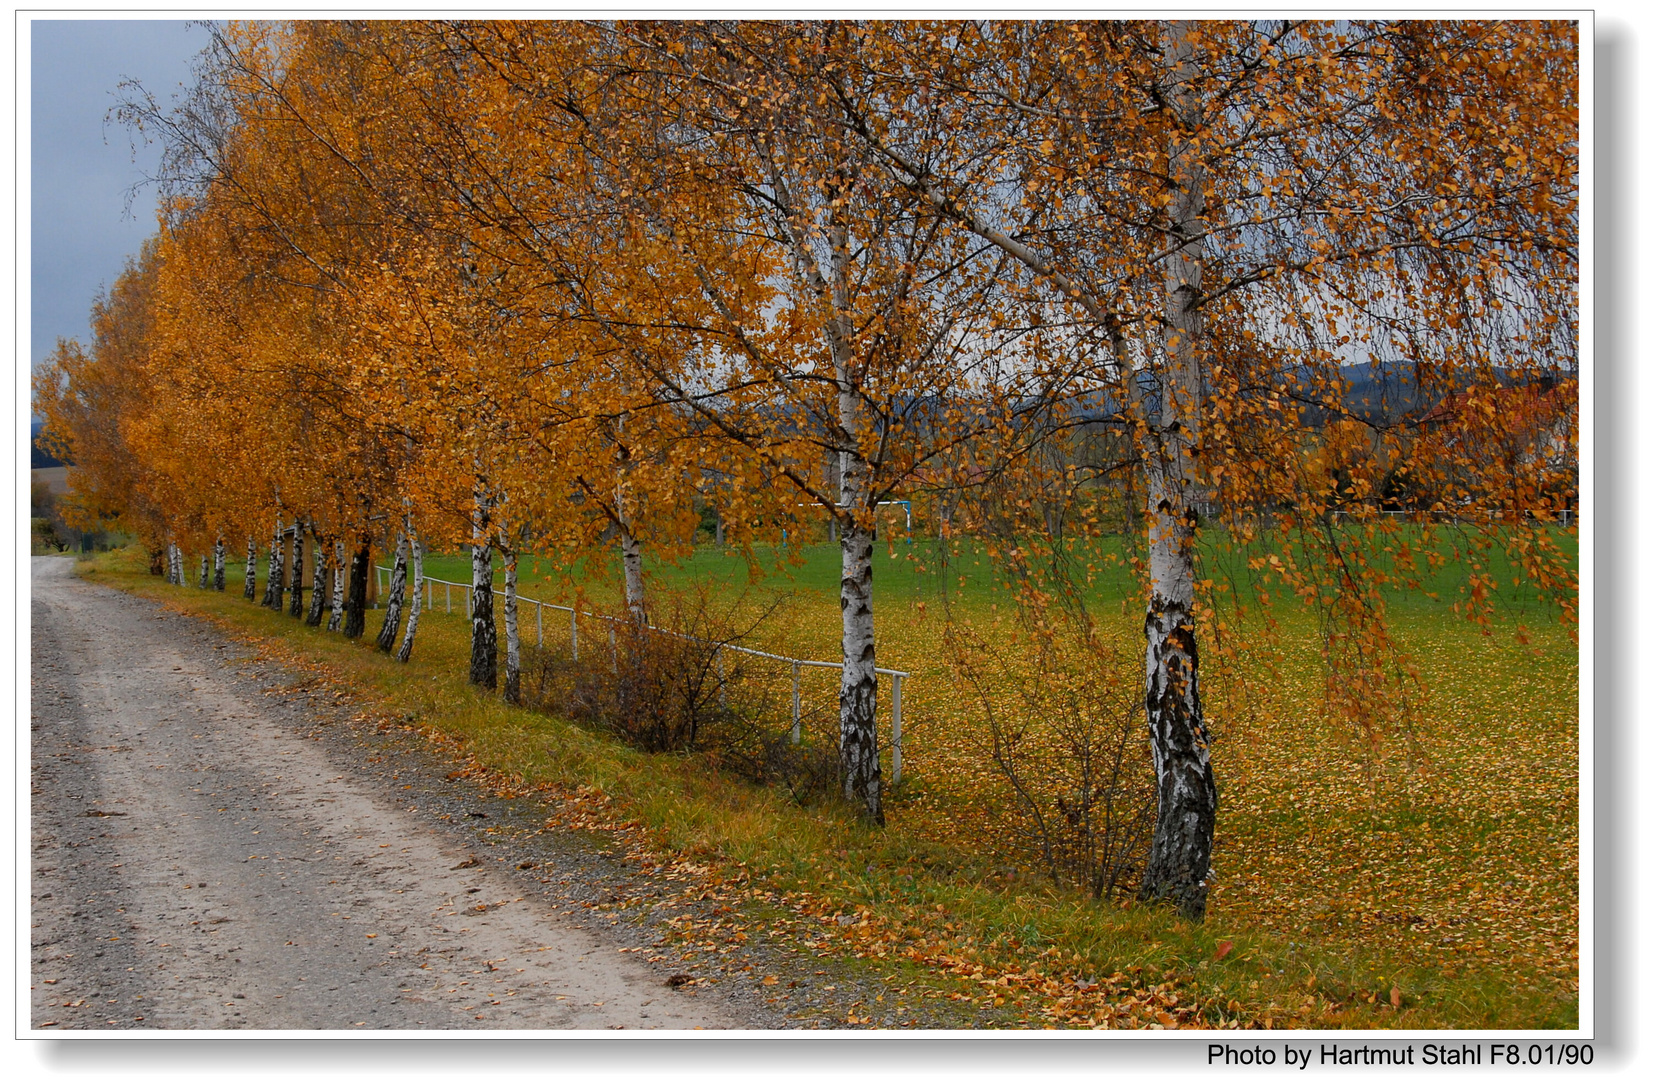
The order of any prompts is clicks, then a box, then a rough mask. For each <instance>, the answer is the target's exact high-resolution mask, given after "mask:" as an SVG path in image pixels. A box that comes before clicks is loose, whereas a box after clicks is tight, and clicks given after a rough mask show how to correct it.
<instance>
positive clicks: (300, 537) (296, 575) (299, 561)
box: [288, 518, 305, 619]
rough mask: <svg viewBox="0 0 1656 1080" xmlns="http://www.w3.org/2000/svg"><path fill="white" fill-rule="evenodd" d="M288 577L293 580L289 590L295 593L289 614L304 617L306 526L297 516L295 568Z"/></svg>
mask: <svg viewBox="0 0 1656 1080" xmlns="http://www.w3.org/2000/svg"><path fill="white" fill-rule="evenodd" d="M288 577H289V578H290V579H291V581H292V585H291V587H290V589H289V591H290V592H291V593H292V595H293V602H292V603H291V604H289V605H288V614H289V615H292V616H293V617H294V618H295V619H298V618H302V617H303V616H304V614H305V526H304V523H303V522H301V521H299V519H297V518H295V519H294V522H293V569H292V570H291V571H290V572H289V573H288Z"/></svg>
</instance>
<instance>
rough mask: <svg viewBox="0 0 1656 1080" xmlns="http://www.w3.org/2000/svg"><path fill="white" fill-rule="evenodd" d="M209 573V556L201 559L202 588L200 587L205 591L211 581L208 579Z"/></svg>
mask: <svg viewBox="0 0 1656 1080" xmlns="http://www.w3.org/2000/svg"><path fill="white" fill-rule="evenodd" d="M208 573H209V571H208V558H207V556H205V555H203V556H202V557H201V586H200V587H201V588H203V589H205V588H206V587H207V582H208V580H209V579H208V577H207V575H208Z"/></svg>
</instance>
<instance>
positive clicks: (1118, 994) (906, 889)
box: [80, 551, 1576, 1029]
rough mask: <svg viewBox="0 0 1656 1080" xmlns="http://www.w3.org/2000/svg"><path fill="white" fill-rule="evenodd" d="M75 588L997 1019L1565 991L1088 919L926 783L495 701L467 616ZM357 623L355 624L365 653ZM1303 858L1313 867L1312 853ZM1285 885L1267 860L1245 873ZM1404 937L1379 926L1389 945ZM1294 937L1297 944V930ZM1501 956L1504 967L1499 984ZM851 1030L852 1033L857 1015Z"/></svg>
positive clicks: (1096, 914) (1293, 1014)
mask: <svg viewBox="0 0 1656 1080" xmlns="http://www.w3.org/2000/svg"><path fill="white" fill-rule="evenodd" d="M80 567H81V570H82V572H83V573H85V574H87V575H89V576H90V577H92V578H93V579H95V580H100V581H103V582H106V583H108V584H111V585H114V586H116V587H119V588H123V589H127V590H129V591H132V592H135V593H138V594H141V595H146V596H150V597H153V598H156V599H159V600H163V601H165V602H167V603H169V604H171V605H173V606H176V607H179V608H181V609H183V610H186V611H190V612H194V613H197V614H200V615H203V616H206V617H209V618H211V619H213V620H215V621H216V622H218V623H219V624H220V625H221V626H223V627H224V628H225V629H226V630H228V631H230V632H231V633H233V634H235V635H237V636H238V637H241V638H243V639H246V640H251V641H254V642H257V643H259V644H261V645H263V646H264V647H265V648H266V649H269V650H272V651H273V652H275V653H276V654H278V655H287V656H291V657H293V658H295V659H296V660H299V661H302V662H303V663H305V664H307V665H312V666H320V667H322V668H324V669H326V670H327V671H328V672H329V673H330V674H331V675H332V676H333V677H335V678H337V679H340V680H342V681H344V682H346V683H348V684H350V685H352V686H355V687H357V688H359V689H360V691H361V692H362V693H363V694H364V695H366V697H367V698H368V699H369V700H371V701H372V702H373V703H374V708H375V709H376V710H378V711H379V712H381V713H383V714H386V715H391V716H396V717H401V718H404V719H406V720H409V721H412V722H413V723H415V724H417V725H418V726H419V727H420V728H422V729H423V730H425V731H426V732H427V733H428V734H429V735H430V737H432V738H433V739H435V740H437V741H441V742H444V743H446V744H448V745H449V746H450V747H451V748H452V749H453V750H454V751H455V752H456V753H457V754H459V755H462V756H465V757H467V758H469V759H470V760H471V761H472V762H474V763H475V766H476V768H478V769H480V770H482V771H483V772H485V773H486V774H487V775H488V776H490V777H491V778H492V779H493V781H494V782H495V783H496V785H497V786H499V787H500V788H502V789H503V790H511V791H518V792H522V793H525V794H527V793H531V792H533V793H538V794H540V795H543V796H546V797H559V798H563V799H565V800H570V799H574V800H577V801H579V802H580V804H581V805H582V806H583V807H585V808H586V810H585V813H587V814H588V815H589V816H590V818H591V820H592V821H594V822H596V823H598V824H600V825H602V826H603V827H606V828H609V829H612V830H615V831H616V832H617V833H618V835H619V834H624V835H625V836H626V837H627V838H628V839H627V842H628V843H629V844H630V845H632V846H633V847H634V848H635V849H636V851H637V852H638V853H639V854H640V855H641V857H645V858H649V859H652V860H655V861H658V862H665V863H669V864H671V865H672V866H674V867H675V868H677V869H678V871H680V872H683V873H690V874H693V875H694V876H696V877H697V878H698V880H699V881H701V882H702V883H703V886H702V887H703V888H704V889H705V891H706V892H707V894H708V895H710V896H715V897H724V898H726V899H727V900H728V906H729V907H730V908H731V911H732V914H733V915H737V916H744V917H745V918H746V919H747V921H748V923H749V924H750V925H752V926H754V927H761V926H769V927H771V928H773V929H782V928H786V929H790V930H793V931H795V932H796V934H797V935H798V938H799V940H801V941H803V942H804V944H805V947H807V948H810V949H812V950H813V951H815V952H816V953H818V954H819V955H833V956H837V957H841V958H843V959H845V960H847V961H849V962H853V963H859V964H866V965H870V966H871V968H872V974H873V977H874V978H877V979H885V980H887V981H888V982H894V983H907V984H912V985H914V986H929V987H930V988H931V989H930V992H932V993H947V994H948V995H949V996H950V997H951V998H952V999H953V1000H955V1001H956V1002H958V1003H959V1004H960V1005H961V1007H962V1008H964V1009H968V1010H981V1011H982V1013H983V1015H984V1016H985V1017H986V1018H991V1017H992V1018H993V1021H994V1022H996V1023H1001V1024H1006V1025H1010V1026H1033V1027H1048V1026H1050V1027H1127V1028H1142V1027H1210V1028H1229V1027H1248V1028H1288V1027H1292V1028H1318V1029H1334V1028H1403V1029H1410V1028H1489V1029H1529V1028H1570V1027H1574V1026H1575V1024H1576V993H1575V989H1574V987H1573V986H1569V985H1564V984H1561V983H1560V982H1559V981H1558V980H1557V979H1556V978H1539V977H1530V976H1531V967H1532V965H1529V964H1528V961H1527V960H1525V959H1523V958H1519V959H1518V960H1516V961H1512V962H1509V961H1508V960H1507V959H1506V958H1503V957H1501V956H1488V957H1481V958H1480V957H1469V958H1464V960H1462V961H1459V962H1456V963H1454V964H1443V963H1438V962H1432V961H1430V960H1429V959H1428V960H1427V961H1426V962H1422V960H1421V959H1420V957H1421V955H1422V954H1421V953H1420V952H1419V950H1401V949H1393V948H1389V947H1387V945H1386V937H1385V935H1381V936H1379V937H1375V936H1372V935H1361V936H1357V937H1352V938H1348V937H1344V936H1342V935H1341V934H1340V932H1339V931H1340V925H1341V924H1340V921H1339V920H1340V919H1342V918H1347V917H1349V918H1355V919H1358V920H1361V918H1362V913H1360V912H1339V911H1336V912H1334V913H1333V918H1332V921H1328V920H1325V922H1327V925H1324V926H1320V927H1319V926H1313V925H1312V924H1311V920H1309V919H1307V920H1305V921H1301V920H1300V918H1299V915H1298V913H1294V917H1293V918H1290V919H1287V920H1284V919H1283V918H1281V917H1279V916H1280V913H1274V912H1272V911H1271V910H1269V909H1268V905H1262V904H1260V903H1253V904H1240V905H1238V907H1237V910H1236V912H1234V913H1231V912H1227V911H1224V910H1218V911H1216V912H1215V913H1214V914H1213V915H1211V916H1210V918H1209V920H1208V921H1207V922H1206V923H1205V924H1202V925H1191V924H1189V923H1186V922H1183V921H1182V920H1179V919H1177V918H1176V917H1174V916H1172V915H1170V914H1168V913H1166V912H1164V911H1162V910H1159V909H1149V908H1144V907H1140V906H1138V905H1135V904H1132V903H1123V904H1119V905H1115V906H1105V905H1101V904H1099V903H1096V902H1093V901H1090V900H1088V899H1086V898H1084V897H1081V896H1078V895H1077V894H1075V893H1073V892H1069V891H1065V890H1060V889H1055V888H1051V887H1047V886H1045V885H1043V884H1042V883H1041V882H1039V881H1032V880H1030V879H1029V878H1027V876H1017V875H1012V874H1007V873H1005V872H1004V868H1003V867H1000V866H997V865H995V864H994V863H993V861H992V860H990V859H986V858H985V857H984V856H983V855H982V854H980V853H978V852H976V851H975V850H973V849H972V848H971V847H970V845H961V844H951V843H945V842H942V841H940V839H939V838H938V834H937V833H936V832H935V831H934V830H929V829H926V828H922V827H919V825H918V823H919V821H920V820H921V819H922V818H923V817H924V815H923V814H919V813H916V814H915V815H914V820H915V824H914V825H911V824H910V823H909V821H907V820H905V818H906V816H907V815H906V813H905V804H912V803H913V802H914V801H915V797H916V795H919V796H922V797H923V793H924V788H923V786H922V787H918V788H916V789H915V792H914V793H910V794H906V795H905V796H904V797H899V798H895V799H894V800H893V802H892V809H891V812H890V813H891V818H892V824H891V825H890V826H888V827H887V828H886V829H883V830H875V829H871V828H868V827H866V826H864V825H862V824H861V823H860V822H859V821H857V820H856V819H855V818H854V817H853V816H851V815H848V814H845V813H842V812H840V811H839V810H838V809H837V808H833V807H827V808H820V807H819V808H802V807H800V806H798V805H796V804H794V803H793V802H792V801H791V800H790V799H788V798H787V797H786V796H785V795H784V794H780V793H778V792H775V791H771V790H766V789H762V788H757V787H754V786H752V785H749V784H746V783H744V782H741V781H739V780H736V779H733V778H730V777H728V776H723V775H721V774H719V773H718V772H717V771H715V770H710V769H709V768H707V767H706V763H705V762H704V761H701V760H699V759H697V758H695V757H677V756H667V755H656V756H650V755H645V754H641V753H638V752H636V751H632V750H629V749H627V748H626V747H623V746H619V745H617V744H615V743H613V742H610V741H609V740H607V739H605V738H603V737H601V736H599V735H596V734H594V733H592V732H590V731H586V730H584V729H582V728H580V727H578V726H576V725H573V724H570V723H568V722H566V721H564V720H561V719H559V718H557V717H551V716H544V715H540V714H536V713H531V712H528V711H525V710H521V709H515V708H511V707H509V706H506V705H504V704H503V703H501V702H500V701H499V699H498V698H497V697H495V696H494V695H491V694H486V693H480V692H479V691H477V690H476V689H475V688H473V687H471V686H469V685H467V684H466V682H465V679H464V674H463V673H464V671H465V664H464V657H465V652H466V638H465V622H464V620H463V619H462V618H461V617H460V616H459V615H458V614H456V615H453V616H446V615H442V614H435V613H434V614H432V615H431V616H430V617H429V618H427V619H426V620H425V621H424V622H423V623H422V630H421V638H420V642H419V644H418V646H417V648H416V658H415V662H414V663H411V664H409V665H398V664H396V663H394V662H393V661H392V660H390V658H388V657H385V656H383V655H381V654H379V653H377V652H375V651H374V649H373V648H372V645H371V642H369V643H352V642H347V641H344V640H343V639H342V638H340V637H339V636H338V635H329V634H326V633H323V632H320V631H318V630H313V629H309V628H306V627H304V626H303V625H302V622H301V621H300V620H294V619H291V618H289V617H287V616H285V615H277V614H275V613H273V612H270V611H268V610H265V609H262V608H260V607H258V606H256V605H255V604H252V603H249V602H247V601H244V600H242V599H241V598H240V579H239V572H237V571H236V570H235V569H234V568H232V572H231V573H230V574H229V575H228V577H230V578H231V579H232V580H231V581H230V582H228V583H227V590H226V592H225V593H223V594H218V593H212V592H203V591H200V590H196V589H177V588H170V587H168V586H166V585H164V584H163V583H162V582H161V580H160V579H159V578H156V577H152V576H150V575H148V574H147V573H146V572H145V567H144V566H143V560H142V558H141V556H140V555H139V554H137V553H134V552H131V551H118V552H114V553H110V554H109V555H105V556H98V557H95V558H92V559H88V560H84V561H82V562H81V563H80ZM376 629H377V621H376V620H374V619H373V618H371V619H370V625H369V634H368V638H369V639H371V638H372V635H373V632H374V630H376ZM1241 809H1242V810H1243V814H1242V818H1241V820H1240V824H1241V825H1242V829H1241V830H1239V832H1240V833H1244V834H1245V833H1246V831H1247V830H1249V829H1251V830H1254V831H1255V832H1259V831H1270V830H1274V832H1273V833H1272V835H1271V836H1270V837H1268V838H1265V839H1260V838H1258V837H1256V838H1255V845H1256V846H1261V845H1263V846H1265V847H1269V846H1271V845H1275V846H1276V847H1277V848H1278V849H1279V850H1282V851H1284V852H1290V853H1291V852H1292V850H1293V848H1294V845H1295V844H1296V843H1298V842H1299V839H1300V838H1299V837H1298V836H1296V835H1295V830H1296V829H1299V828H1304V827H1306V825H1307V823H1306V822H1305V821H1304V820H1303V819H1300V818H1296V817H1294V816H1293V815H1292V814H1291V813H1289V812H1287V811H1286V810H1284V811H1282V812H1277V811H1276V810H1275V809H1274V808H1273V807H1271V806H1265V805H1264V804H1261V806H1258V807H1252V808H1250V806H1249V804H1247V803H1243V805H1242V807H1241ZM1319 857H1320V856H1319ZM1261 869H1262V872H1265V873H1269V874H1282V873H1286V874H1292V873H1293V872H1294V869H1295V862H1294V860H1293V859H1292V858H1285V859H1282V860H1280V861H1279V863H1278V864H1276V865H1273V866H1266V867H1263V868H1261ZM1412 925H1413V924H1407V923H1406V924H1405V925H1403V926H1401V927H1399V928H1398V930H1397V932H1398V933H1399V934H1408V933H1409V932H1410V931H1411V929H1412ZM1296 926H1303V927H1304V930H1305V932H1303V933H1302V932H1297V931H1296ZM1513 963H1517V965H1518V968H1519V974H1518V977H1514V974H1513ZM849 1020H850V1022H851V1023H856V1022H858V1018H856V1017H855V1016H853V1017H851V1018H849Z"/></svg>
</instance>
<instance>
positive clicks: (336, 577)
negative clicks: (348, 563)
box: [328, 539, 345, 631]
mask: <svg viewBox="0 0 1656 1080" xmlns="http://www.w3.org/2000/svg"><path fill="white" fill-rule="evenodd" d="M333 548H334V557H333V610H332V613H331V614H330V615H329V616H328V629H329V630H330V631H336V630H338V629H340V627H342V626H343V625H344V624H345V541H344V540H343V539H340V540H335V541H334V543H333Z"/></svg>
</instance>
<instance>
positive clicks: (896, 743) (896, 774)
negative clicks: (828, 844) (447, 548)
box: [374, 566, 912, 784]
mask: <svg viewBox="0 0 1656 1080" xmlns="http://www.w3.org/2000/svg"><path fill="white" fill-rule="evenodd" d="M374 572H375V573H374V584H375V587H376V589H377V591H379V592H381V593H383V592H387V591H389V590H390V579H391V567H389V566H375V567H374ZM381 574H383V575H385V576H384V577H383V578H381V576H380V575H381ZM381 581H384V582H385V585H384V586H383V587H382V586H381V585H380V583H381ZM421 581H422V582H423V583H424V584H425V590H426V595H425V606H426V609H427V610H432V609H433V608H432V593H433V590H432V586H433V585H441V586H442V587H443V610H444V611H445V612H447V613H449V614H453V612H454V590H455V589H460V590H461V591H462V594H463V595H462V598H461V603H462V604H464V605H465V606H464V608H463V609H462V610H464V611H466V612H470V611H471V592H472V586H471V583H470V582H466V581H444V580H443V579H442V578H434V577H431V576H430V575H426V576H424V577H423V578H422V579H421ZM419 587H420V582H416V583H415V588H419ZM495 595H496V596H499V595H500V593H499V592H498V591H497V592H495ZM517 602H518V603H520V604H533V605H534V606H535V644H536V645H537V646H544V644H545V640H546V625H545V621H544V619H543V614H542V613H543V612H544V611H545V610H546V609H547V608H550V609H552V610H553V611H567V612H569V658H570V659H571V660H579V659H580V658H581V638H580V629H579V626H578V623H577V620H578V619H579V617H580V616H582V615H584V616H586V617H587V618H589V619H603V620H605V621H607V622H610V623H616V622H619V621H620V620H619V619H617V618H616V617H615V616H614V615H600V614H598V613H596V612H591V611H576V610H575V609H574V608H572V607H569V606H568V605H565V604H549V603H547V602H546V601H544V600H534V599H531V598H529V597H527V596H524V595H523V594H522V593H518V596H517ZM378 606H379V605H378V603H377V601H376V603H375V607H378ZM649 629H651V630H654V631H655V632H656V633H658V634H673V633H675V631H672V630H663V629H661V628H660V627H655V626H652V627H650V628H649ZM677 636H680V637H689V636H688V635H684V634H679V635H677ZM689 640H692V641H703V642H705V643H706V644H708V645H716V646H717V647H718V649H719V650H720V651H723V650H725V649H729V650H730V651H732V652H739V653H745V654H746V655H748V656H757V657H760V658H762V659H765V660H776V661H779V662H781V663H784V664H790V665H792V667H793V732H792V735H793V741H794V742H795V743H797V742H799V739H800V708H799V672H800V670H801V669H802V668H808V667H817V668H839V669H840V670H841V671H843V670H844V669H845V664H844V663H842V662H840V661H835V660H803V659H800V658H798V657H793V656H781V655H779V654H777V653H769V652H763V651H761V650H759V649H750V648H748V647H747V646H745V645H730V644H726V643H724V642H714V641H707V640H706V639H705V638H689ZM610 647H611V648H612V649H613V648H614V647H615V630H614V628H613V627H612V628H611V630H610ZM874 671H875V673H876V674H880V675H889V676H891V782H892V783H893V784H896V783H899V782H901V781H902V779H903V680H904V679H906V678H908V677H909V676H910V675H911V674H912V673H911V672H907V671H897V670H895V669H893V668H883V667H877V668H875V669H874Z"/></svg>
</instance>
